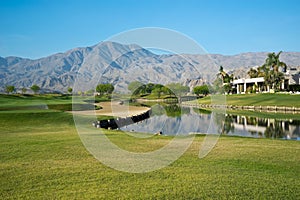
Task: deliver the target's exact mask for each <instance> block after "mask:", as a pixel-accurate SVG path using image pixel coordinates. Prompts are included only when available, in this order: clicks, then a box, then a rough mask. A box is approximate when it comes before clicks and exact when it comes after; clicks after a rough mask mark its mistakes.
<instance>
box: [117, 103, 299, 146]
mask: <svg viewBox="0 0 300 200" xmlns="http://www.w3.org/2000/svg"><path fill="white" fill-rule="evenodd" d="M151 108H152V112H151V117H150V118H148V119H146V120H143V121H141V122H138V123H134V124H131V125H127V126H124V127H122V128H121V130H124V131H133V132H144V133H158V132H161V133H162V134H163V135H176V134H177V135H178V134H179V135H188V134H191V133H196V134H203V133H214V134H215V133H218V134H224V135H232V136H243V137H255V138H278V139H292V140H300V120H295V119H280V120H279V119H272V118H260V117H253V116H243V115H231V114H225V113H217V112H210V111H206V110H202V109H198V108H192V107H180V106H178V105H164V106H162V105H158V104H156V105H154V106H152V107H151Z"/></svg>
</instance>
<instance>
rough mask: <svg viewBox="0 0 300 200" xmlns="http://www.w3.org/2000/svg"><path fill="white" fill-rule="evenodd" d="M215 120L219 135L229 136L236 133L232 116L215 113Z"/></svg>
mask: <svg viewBox="0 0 300 200" xmlns="http://www.w3.org/2000/svg"><path fill="white" fill-rule="evenodd" d="M214 118H215V122H216V124H217V126H218V129H219V130H218V132H219V133H221V134H228V133H229V132H232V133H233V132H234V125H233V117H232V116H231V115H225V114H223V113H215V115H214Z"/></svg>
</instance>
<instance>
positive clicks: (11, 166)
mask: <svg viewBox="0 0 300 200" xmlns="http://www.w3.org/2000/svg"><path fill="white" fill-rule="evenodd" d="M51 101H52V100H51ZM58 102H59V103H58V104H62V103H65V101H61V100H59V101H58ZM10 103H11V104H13V103H14V102H13V101H11V102H10ZM27 103H28V104H30V103H29V102H27ZM51 103H52V104H53V105H54V104H55V101H52V102H51ZM7 104H8V103H7ZM87 122H88V120H87ZM0 127H1V129H0V130H1V131H0V169H1V170H0V198H1V199H17V198H22V199H89V198H94V199H297V198H299V196H300V191H299V188H298V186H299V184H300V168H299V163H300V157H299V153H300V143H299V141H286V140H270V139H251V138H240V137H221V138H220V139H219V141H218V143H217V145H216V147H215V148H214V149H213V150H212V151H211V152H210V154H209V155H208V156H207V157H205V158H204V159H199V158H198V153H199V148H200V146H201V144H202V143H203V140H204V137H203V136H198V137H196V138H195V140H194V142H193V144H192V145H191V146H190V148H189V149H188V150H187V151H186V152H185V154H184V155H183V156H182V157H181V158H180V159H178V160H177V161H175V162H174V163H172V164H171V165H170V166H167V167H165V168H163V169H161V170H158V171H154V172H149V173H143V174H130V173H125V172H119V171H116V170H114V169H111V168H109V167H107V166H105V165H103V164H102V163H100V162H99V161H97V160H96V159H95V158H94V157H93V156H92V155H91V154H90V153H89V152H88V151H87V150H86V149H85V147H84V146H83V144H82V143H81V140H80V138H79V136H78V134H77V132H76V129H75V126H74V121H73V117H72V115H71V114H69V113H64V112H61V111H59V110H52V109H48V110H43V109H40V110H38V109H34V110H30V109H29V110H9V111H7V110H6V111H0ZM105 133H106V135H107V136H108V137H109V138H110V140H111V141H112V142H114V143H115V144H116V145H118V146H119V147H121V148H124V149H127V150H129V151H133V152H146V151H151V150H155V149H158V148H161V147H162V146H164V145H165V144H167V143H168V142H169V141H170V140H171V137H166V136H155V137H150V138H135V137H132V136H130V135H127V134H124V133H123V132H120V131H106V132H105ZM99 134H100V130H99Z"/></svg>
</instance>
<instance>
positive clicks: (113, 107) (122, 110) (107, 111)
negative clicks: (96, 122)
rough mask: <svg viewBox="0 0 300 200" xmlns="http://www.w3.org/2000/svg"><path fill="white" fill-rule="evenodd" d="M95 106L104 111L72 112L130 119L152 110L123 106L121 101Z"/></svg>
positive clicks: (74, 112)
mask: <svg viewBox="0 0 300 200" xmlns="http://www.w3.org/2000/svg"><path fill="white" fill-rule="evenodd" d="M95 105H97V106H101V107H102V109H100V110H84V111H71V113H73V114H81V115H107V116H115V117H128V116H133V115H138V114H141V113H143V112H146V111H148V110H150V108H148V107H140V106H128V105H121V104H120V102H119V101H113V102H101V103H97V104H95Z"/></svg>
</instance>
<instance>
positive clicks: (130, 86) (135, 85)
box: [127, 81, 143, 94]
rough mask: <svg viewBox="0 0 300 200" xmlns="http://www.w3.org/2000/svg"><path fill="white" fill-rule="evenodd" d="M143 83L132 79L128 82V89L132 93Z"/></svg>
mask: <svg viewBox="0 0 300 200" xmlns="http://www.w3.org/2000/svg"><path fill="white" fill-rule="evenodd" d="M142 85H143V83H141V82H139V81H133V82H131V83H129V84H128V87H127V88H128V90H130V91H131V93H132V94H133V93H134V92H135V90H137V89H138V88H139V87H141V86H142Z"/></svg>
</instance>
